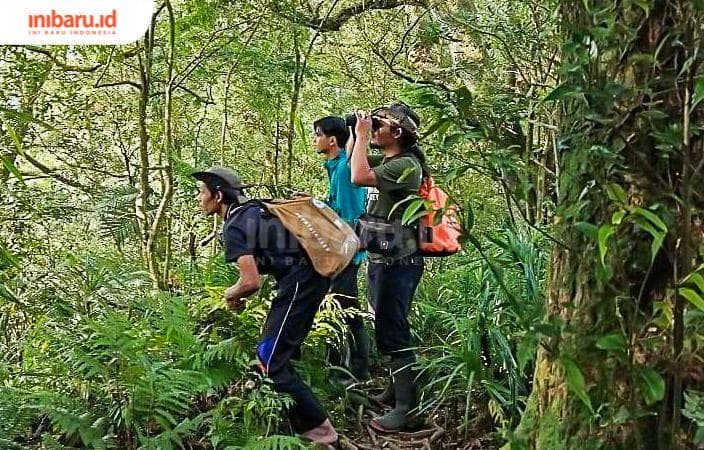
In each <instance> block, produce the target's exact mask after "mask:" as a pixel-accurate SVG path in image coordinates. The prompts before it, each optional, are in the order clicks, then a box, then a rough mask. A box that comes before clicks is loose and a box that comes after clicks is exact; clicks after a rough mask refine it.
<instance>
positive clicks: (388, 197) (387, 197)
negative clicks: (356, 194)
mask: <svg viewBox="0 0 704 450" xmlns="http://www.w3.org/2000/svg"><path fill="white" fill-rule="evenodd" d="M356 117H357V124H356V127H355V131H356V135H357V138H356V142H355V144H354V151H353V153H352V163H351V165H350V169H351V175H352V182H353V183H354V184H357V185H360V186H369V187H371V188H372V189H370V192H369V201H368V203H367V214H368V215H369V216H372V217H374V218H376V219H377V220H383V221H387V222H389V223H390V224H393V225H394V229H396V230H397V232H396V234H397V235H396V236H394V239H393V242H394V245H393V246H392V248H390V249H387V251H385V253H383V254H382V253H381V251H379V252H378V253H377V252H374V251H372V250H371V249H370V251H369V267H368V269H367V281H368V285H369V289H368V290H369V301H370V303H371V304H372V306H373V307H374V312H375V332H376V342H377V347H378V348H379V350H380V352H381V353H382V354H384V355H385V356H387V357H390V359H391V363H390V369H391V380H390V383H389V385H388V387H387V388H386V390H385V391H384V392H383V393H382V394H381V395H379V396H376V397H375V398H374V399H375V400H376V401H378V402H381V403H391V404H393V405H394V408H393V410H392V411H391V412H389V413H387V414H385V415H383V416H381V417H377V418H375V419H373V420H372V422H371V423H370V425H371V426H372V427H373V428H375V429H376V430H377V431H382V432H384V431H397V430H400V429H402V428H404V427H405V426H406V424H407V421H408V418H409V415H410V414H409V413H410V412H411V410H412V409H413V408H415V406H416V384H415V375H416V374H415V370H414V369H413V365H414V363H415V355H414V353H413V350H411V349H410V347H411V328H410V324H409V322H408V314H409V312H410V309H411V301H412V300H413V296H414V295H415V291H416V288H417V287H418V283H419V282H420V279H421V276H422V274H423V258H422V257H421V256H419V255H417V254H416V251H417V242H416V230H415V229H414V227H413V226H411V225H408V224H406V225H402V224H401V217H402V215H403V211H404V209H405V206H406V204H404V203H403V202H404V201H407V199H408V198H409V196H413V195H417V194H418V189H419V188H420V184H421V180H422V178H423V177H424V176H429V169H428V167H427V165H426V162H425V155H424V154H423V153H422V151H421V150H420V148H419V147H418V126H419V125H420V118H419V117H418V115H417V114H416V113H415V112H414V111H413V110H411V108H409V107H408V106H407V105H405V104H403V103H395V104H392V105H390V106H388V107H383V108H377V109H376V110H373V111H372V112H371V114H369V113H367V112H365V111H357V113H356ZM370 144H371V145H372V146H373V147H376V148H379V149H381V152H382V155H379V156H367V147H368V146H369V145H370Z"/></svg>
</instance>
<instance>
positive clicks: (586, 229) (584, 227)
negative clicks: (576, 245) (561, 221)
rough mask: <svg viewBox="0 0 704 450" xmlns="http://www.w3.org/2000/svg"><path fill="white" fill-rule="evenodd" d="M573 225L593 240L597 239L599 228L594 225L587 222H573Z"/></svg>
mask: <svg viewBox="0 0 704 450" xmlns="http://www.w3.org/2000/svg"><path fill="white" fill-rule="evenodd" d="M574 226H575V228H577V230H578V231H579V232H581V233H582V234H584V235H585V236H587V237H589V238H592V239H594V240H595V241H596V240H597V236H598V234H599V230H598V228H597V227H596V225H594V224H592V223H589V222H577V223H576V224H574Z"/></svg>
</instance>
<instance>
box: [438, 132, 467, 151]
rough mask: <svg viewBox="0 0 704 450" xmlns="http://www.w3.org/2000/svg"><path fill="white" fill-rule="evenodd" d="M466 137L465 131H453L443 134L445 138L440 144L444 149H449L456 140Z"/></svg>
mask: <svg viewBox="0 0 704 450" xmlns="http://www.w3.org/2000/svg"><path fill="white" fill-rule="evenodd" d="M466 137H467V136H466V134H465V133H454V134H451V135H449V136H445V139H443V141H442V146H443V147H445V149H449V148H450V147H454V146H455V145H456V144H457V143H458V142H460V141H461V140H462V139H465V138H466Z"/></svg>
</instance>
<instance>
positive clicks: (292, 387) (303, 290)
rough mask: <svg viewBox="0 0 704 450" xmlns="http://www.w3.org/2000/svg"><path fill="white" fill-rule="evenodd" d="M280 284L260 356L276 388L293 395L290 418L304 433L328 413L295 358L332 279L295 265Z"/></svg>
mask: <svg viewBox="0 0 704 450" xmlns="http://www.w3.org/2000/svg"><path fill="white" fill-rule="evenodd" d="M278 284H279V288H278V292H277V294H276V297H275V298H274V300H273V301H272V303H271V309H270V310H269V315H268V316H267V318H266V323H265V325H264V332H263V333H262V337H261V339H260V341H259V344H258V345H257V358H258V360H259V362H260V364H261V367H262V370H263V371H264V373H265V374H266V375H267V376H268V377H269V378H271V380H272V381H273V382H274V389H275V390H276V391H278V392H283V393H287V394H289V395H291V397H292V398H293V401H294V404H293V406H292V407H291V408H290V409H289V418H290V419H291V424H292V425H293V427H294V428H295V429H296V431H298V432H299V433H303V432H305V431H308V430H310V429H313V428H315V427H317V426H318V425H320V424H322V423H323V422H324V421H325V419H326V418H327V414H326V412H325V410H324V409H323V407H322V406H321V405H320V403H319V402H318V400H317V399H316V398H315V395H313V391H312V390H311V389H310V387H309V386H308V385H306V384H305V383H304V382H303V380H301V378H300V376H299V375H298V374H297V373H296V371H295V369H294V368H293V366H292V365H291V357H292V356H294V355H296V354H299V353H300V347H301V344H302V343H303V340H304V339H305V337H306V336H307V335H308V332H309V331H310V329H311V327H312V325H313V319H314V318H315V313H316V312H317V311H318V307H319V306H320V303H321V302H322V300H323V297H324V296H325V294H326V293H327V291H328V288H329V286H330V280H329V279H328V278H325V277H323V276H321V275H319V274H318V273H317V272H315V270H314V269H313V268H312V267H311V266H310V265H308V264H304V265H297V266H293V267H292V268H291V269H290V271H289V272H288V273H287V274H286V275H284V276H283V277H282V278H281V279H279V280H278Z"/></svg>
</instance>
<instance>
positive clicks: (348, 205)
mask: <svg viewBox="0 0 704 450" xmlns="http://www.w3.org/2000/svg"><path fill="white" fill-rule="evenodd" d="M324 165H325V169H326V170H327V172H328V180H329V183H328V199H327V204H328V205H330V207H331V208H332V209H333V211H335V212H336V213H337V215H339V216H340V217H342V218H343V219H344V220H345V221H346V222H347V223H348V224H349V225H350V226H351V227H352V228H353V229H354V226H355V223H356V222H357V219H359V217H360V216H361V215H362V214H363V213H364V207H365V201H366V197H367V189H366V188H365V187H363V186H357V185H354V184H352V172H351V171H350V165H349V160H348V159H347V151H345V149H340V153H339V154H338V155H337V157H336V158H333V159H326V160H325V163H324ZM365 256H366V252H362V251H360V252H357V254H356V255H354V259H353V260H352V263H353V264H360V263H361V262H362V261H364V258H365Z"/></svg>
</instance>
